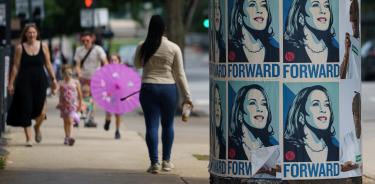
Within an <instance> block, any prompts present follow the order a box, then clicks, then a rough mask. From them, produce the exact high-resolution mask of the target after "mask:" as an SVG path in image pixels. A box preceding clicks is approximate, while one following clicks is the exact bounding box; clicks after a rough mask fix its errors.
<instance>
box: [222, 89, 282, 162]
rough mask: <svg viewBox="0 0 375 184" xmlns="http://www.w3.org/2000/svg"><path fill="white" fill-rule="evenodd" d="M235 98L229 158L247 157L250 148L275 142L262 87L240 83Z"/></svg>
mask: <svg viewBox="0 0 375 184" xmlns="http://www.w3.org/2000/svg"><path fill="white" fill-rule="evenodd" d="M234 100H235V101H234V104H233V107H232V113H231V120H230V125H229V138H228V141H229V145H228V157H229V159H235V160H250V158H251V151H252V150H256V149H259V148H262V147H269V146H274V145H278V144H279V143H278V141H277V140H276V139H275V137H274V136H273V135H274V131H273V127H272V126H271V122H272V113H271V109H270V104H269V100H268V97H267V94H266V91H265V90H264V88H263V87H262V86H260V85H257V84H252V85H248V86H243V87H242V88H240V89H239V90H238V92H237V95H236V97H235V98H234Z"/></svg>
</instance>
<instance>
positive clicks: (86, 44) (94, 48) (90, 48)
mask: <svg viewBox="0 0 375 184" xmlns="http://www.w3.org/2000/svg"><path fill="white" fill-rule="evenodd" d="M81 42H82V43H83V45H82V46H80V47H78V48H77V49H76V51H75V55H74V60H75V62H76V72H77V75H78V78H79V80H80V82H81V85H82V86H83V85H90V80H91V77H92V75H93V74H94V73H95V71H96V70H97V69H98V68H100V67H101V66H103V65H106V64H108V60H107V55H106V53H105V52H104V50H103V48H102V47H101V46H99V45H95V44H93V43H94V36H93V34H92V33H89V32H84V33H83V34H82V35H81ZM94 109H95V108H94ZM94 111H95V110H94ZM91 114H92V115H91V117H88V118H89V119H88V121H86V122H85V127H96V126H97V124H96V123H95V121H94V114H95V113H94V112H93V113H91Z"/></svg>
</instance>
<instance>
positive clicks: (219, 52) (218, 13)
mask: <svg viewBox="0 0 375 184" xmlns="http://www.w3.org/2000/svg"><path fill="white" fill-rule="evenodd" d="M222 12H223V11H222V8H221V5H220V0H214V20H215V23H214V34H213V36H214V40H215V44H214V47H213V48H214V62H219V63H225V61H226V60H225V43H224V40H223V37H224V36H223V35H224V34H223V30H224V28H223V17H222Z"/></svg>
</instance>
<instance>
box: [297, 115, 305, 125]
mask: <svg viewBox="0 0 375 184" xmlns="http://www.w3.org/2000/svg"><path fill="white" fill-rule="evenodd" d="M303 119H304V118H303V115H302V114H300V115H299V117H298V121H299V122H300V123H301V124H302V125H305V121H304V120H303Z"/></svg>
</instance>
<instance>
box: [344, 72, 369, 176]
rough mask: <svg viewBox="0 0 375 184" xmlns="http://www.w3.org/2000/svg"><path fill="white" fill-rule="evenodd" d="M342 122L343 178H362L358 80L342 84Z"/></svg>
mask: <svg viewBox="0 0 375 184" xmlns="http://www.w3.org/2000/svg"><path fill="white" fill-rule="evenodd" d="M340 120H341V121H340V137H341V139H340V143H341V144H340V147H341V149H340V164H341V177H344V178H348V177H356V176H361V175H362V173H363V170H362V163H363V162H362V141H361V135H362V126H361V85H360V83H359V82H358V81H357V80H354V79H346V80H342V81H341V82H340Z"/></svg>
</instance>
